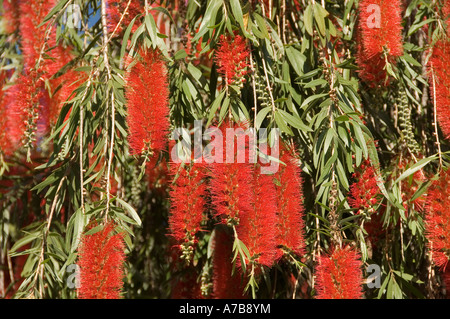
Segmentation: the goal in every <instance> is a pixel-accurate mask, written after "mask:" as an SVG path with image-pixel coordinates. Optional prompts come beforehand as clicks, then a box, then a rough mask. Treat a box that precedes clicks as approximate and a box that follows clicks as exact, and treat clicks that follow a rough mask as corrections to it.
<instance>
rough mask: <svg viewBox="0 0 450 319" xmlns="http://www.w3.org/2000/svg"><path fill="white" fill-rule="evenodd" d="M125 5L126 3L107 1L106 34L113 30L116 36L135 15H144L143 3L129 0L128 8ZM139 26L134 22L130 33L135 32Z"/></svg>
mask: <svg viewBox="0 0 450 319" xmlns="http://www.w3.org/2000/svg"><path fill="white" fill-rule="evenodd" d="M127 5H128V1H121V0H107V7H106V14H107V15H108V32H110V33H111V32H113V31H114V30H115V34H116V35H119V34H121V33H122V32H123V31H124V30H125V29H126V28H127V27H128V25H129V24H130V23H131V21H132V20H133V19H134V18H135V17H136V16H137V15H139V14H142V13H145V3H144V1H140V0H131V2H130V5H129V6H128V8H127ZM125 10H126V11H125ZM124 13H125V14H124ZM122 15H123V17H122ZM139 24H140V23H139V22H138V21H135V23H134V24H133V27H132V30H131V31H132V32H135V31H136V30H137V28H138V27H139ZM116 27H117V29H116Z"/></svg>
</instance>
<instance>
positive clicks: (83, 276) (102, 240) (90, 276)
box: [78, 222, 125, 299]
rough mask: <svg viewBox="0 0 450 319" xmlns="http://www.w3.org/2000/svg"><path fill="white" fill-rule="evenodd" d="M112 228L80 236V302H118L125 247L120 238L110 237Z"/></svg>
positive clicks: (105, 227) (113, 235)
mask: <svg viewBox="0 0 450 319" xmlns="http://www.w3.org/2000/svg"><path fill="white" fill-rule="evenodd" d="M113 232H114V224H113V223H112V222H108V223H107V224H106V225H105V226H104V227H103V229H102V230H100V231H98V232H96V233H94V234H92V235H83V238H82V241H81V246H80V248H79V250H78V256H79V257H78V258H79V261H78V265H79V266H80V268H81V271H80V288H79V289H78V298H79V299H119V298H120V297H121V291H122V287H123V281H122V280H123V276H124V260H125V254H124V250H125V244H124V241H123V235H122V234H121V233H119V234H113Z"/></svg>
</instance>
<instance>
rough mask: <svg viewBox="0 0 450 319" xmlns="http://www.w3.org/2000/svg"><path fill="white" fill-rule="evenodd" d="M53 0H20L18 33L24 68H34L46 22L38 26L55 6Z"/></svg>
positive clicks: (42, 40) (42, 41)
mask: <svg viewBox="0 0 450 319" xmlns="http://www.w3.org/2000/svg"><path fill="white" fill-rule="evenodd" d="M55 4H56V1H55V0H49V1H42V0H35V1H20V2H19V5H20V26H19V28H20V35H21V38H22V40H21V46H22V52H23V56H24V64H25V68H26V70H28V69H30V68H34V67H35V64H36V62H37V61H38V59H39V57H40V54H41V49H42V45H43V44H44V41H45V32H46V28H47V24H44V25H42V26H40V27H39V25H40V23H41V22H42V21H43V20H44V18H45V16H46V15H47V14H48V13H49V12H50V10H51V9H52V8H53V7H54V6H55Z"/></svg>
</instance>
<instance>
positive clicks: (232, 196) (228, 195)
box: [205, 122, 253, 225]
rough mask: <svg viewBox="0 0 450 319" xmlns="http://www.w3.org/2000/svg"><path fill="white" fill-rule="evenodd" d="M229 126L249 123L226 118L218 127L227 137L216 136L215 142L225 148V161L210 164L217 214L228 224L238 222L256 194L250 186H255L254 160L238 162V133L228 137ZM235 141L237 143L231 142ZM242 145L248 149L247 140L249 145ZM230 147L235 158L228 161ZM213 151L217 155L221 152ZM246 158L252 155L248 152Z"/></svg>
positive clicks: (214, 204)
mask: <svg viewBox="0 0 450 319" xmlns="http://www.w3.org/2000/svg"><path fill="white" fill-rule="evenodd" d="M227 128H230V129H234V130H237V129H243V130H245V129H246V128H247V127H246V125H245V124H242V123H241V124H231V123H229V122H224V123H223V124H222V125H221V126H220V127H219V128H217V130H220V132H221V136H223V140H221V141H216V140H215V139H213V140H212V141H211V143H214V144H216V143H217V146H218V148H219V147H221V148H222V149H221V151H222V155H223V163H218V162H214V163H212V164H211V165H210V166H209V167H210V170H209V174H210V176H211V180H210V189H211V199H212V205H213V207H214V208H215V211H216V217H220V218H222V222H223V223H226V224H228V225H237V224H239V221H240V218H241V216H242V215H245V214H247V213H248V212H249V211H250V210H251V209H252V207H251V202H252V195H251V194H250V192H249V189H251V181H252V176H253V168H252V164H249V161H247V160H246V161H245V162H244V163H238V162H237V148H235V145H236V144H237V143H235V141H236V137H235V138H234V139H233V140H231V139H230V140H228V139H227V138H226V135H227V133H226V132H227ZM231 141H232V142H233V143H232V144H229V143H230V142H231ZM240 147H241V149H240V151H244V152H246V153H247V150H248V149H247V147H248V144H247V143H246V145H245V146H243V145H241V146H240ZM242 148H243V149H242ZM227 150H229V151H230V153H232V155H233V156H234V157H233V159H232V160H231V161H226V154H227ZM214 151H215V152H218V151H219V150H218V149H215V150H214ZM210 155H212V156H217V153H214V154H210ZM208 157H209V156H208V155H207V156H206V158H205V160H207V161H209V159H208ZM246 158H248V157H247V156H246Z"/></svg>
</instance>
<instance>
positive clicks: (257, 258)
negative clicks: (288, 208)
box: [236, 170, 277, 267]
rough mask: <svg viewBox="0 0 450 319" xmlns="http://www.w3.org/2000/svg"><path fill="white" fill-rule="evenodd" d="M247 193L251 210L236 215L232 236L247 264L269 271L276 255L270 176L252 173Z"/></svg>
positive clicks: (275, 209) (272, 186)
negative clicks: (244, 253)
mask: <svg viewBox="0 0 450 319" xmlns="http://www.w3.org/2000/svg"><path fill="white" fill-rule="evenodd" d="M248 191H249V192H250V193H251V194H252V197H253V198H252V203H251V209H250V210H249V211H248V212H246V213H245V214H241V215H240V221H239V225H238V226H237V228H236V232H237V235H238V238H239V239H240V240H241V241H242V242H243V243H244V244H245V246H246V247H247V249H248V251H249V253H250V261H249V262H252V263H256V264H259V265H265V266H269V267H270V266H272V264H273V262H274V261H275V259H276V254H277V241H276V231H277V229H276V223H277V216H276V212H277V205H276V190H275V185H274V184H273V179H272V176H270V175H264V174H259V172H258V171H257V170H255V171H254V173H253V179H252V184H251V188H249V189H248Z"/></svg>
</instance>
